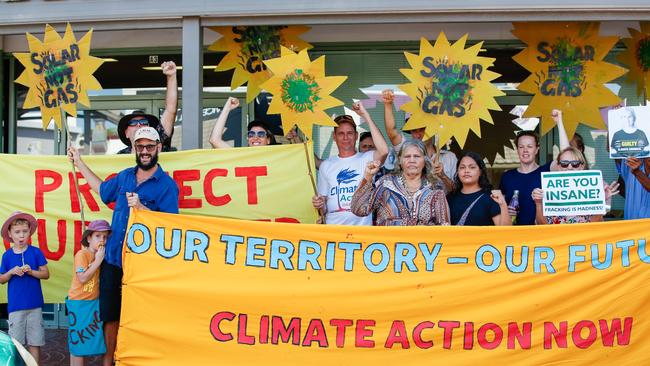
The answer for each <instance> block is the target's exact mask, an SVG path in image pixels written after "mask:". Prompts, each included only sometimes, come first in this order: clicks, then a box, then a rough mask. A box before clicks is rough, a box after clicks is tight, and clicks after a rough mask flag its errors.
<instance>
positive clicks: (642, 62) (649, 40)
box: [636, 37, 650, 72]
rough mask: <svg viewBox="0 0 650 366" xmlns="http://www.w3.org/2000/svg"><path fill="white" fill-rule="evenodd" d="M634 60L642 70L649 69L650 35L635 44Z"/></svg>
mask: <svg viewBox="0 0 650 366" xmlns="http://www.w3.org/2000/svg"><path fill="white" fill-rule="evenodd" d="M636 61H637V63H638V64H639V68H641V70H643V72H647V71H648V70H650V37H645V38H643V39H641V40H640V41H639V42H638V43H637V44H636Z"/></svg>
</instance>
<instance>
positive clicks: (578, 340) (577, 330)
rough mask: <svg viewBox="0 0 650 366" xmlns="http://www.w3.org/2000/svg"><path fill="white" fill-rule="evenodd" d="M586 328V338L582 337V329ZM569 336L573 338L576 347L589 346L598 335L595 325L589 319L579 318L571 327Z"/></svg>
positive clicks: (583, 347)
mask: <svg viewBox="0 0 650 366" xmlns="http://www.w3.org/2000/svg"><path fill="white" fill-rule="evenodd" d="M583 329H587V331H588V334H587V338H583V337H582V330H583ZM571 337H572V338H573V344H575V345H576V347H578V348H582V349H585V348H589V346H591V345H592V344H593V343H594V342H595V341H596V337H598V331H597V330H596V325H595V324H594V322H592V321H591V320H581V321H579V322H578V324H576V326H575V327H573V331H572V332H571Z"/></svg>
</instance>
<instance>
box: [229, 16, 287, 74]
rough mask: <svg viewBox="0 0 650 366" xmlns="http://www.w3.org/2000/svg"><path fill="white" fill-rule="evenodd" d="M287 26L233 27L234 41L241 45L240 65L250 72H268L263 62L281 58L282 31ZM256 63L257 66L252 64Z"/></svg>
mask: <svg viewBox="0 0 650 366" xmlns="http://www.w3.org/2000/svg"><path fill="white" fill-rule="evenodd" d="M285 28H287V27H286V26H251V27H233V28H232V31H233V33H234V34H235V35H237V36H236V37H235V38H234V40H235V42H237V43H240V44H241V52H240V54H239V59H240V64H241V65H242V66H243V67H244V68H246V69H247V70H248V71H249V72H251V73H253V72H258V71H261V70H266V65H264V64H263V63H262V62H261V61H265V60H269V59H272V58H276V57H279V56H280V44H281V41H282V37H281V33H280V32H281V31H282V30H283V29H285ZM253 62H256V64H255V65H251V63H253Z"/></svg>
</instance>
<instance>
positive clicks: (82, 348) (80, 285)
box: [68, 220, 111, 366]
mask: <svg viewBox="0 0 650 366" xmlns="http://www.w3.org/2000/svg"><path fill="white" fill-rule="evenodd" d="M110 233H111V226H110V224H109V223H108V222H107V221H106V220H95V221H93V222H91V223H90V225H88V228H87V229H86V231H84V233H83V235H82V236H81V244H82V246H83V247H82V248H81V250H80V251H78V252H77V254H75V256H74V273H73V276H72V284H71V285H70V291H69V292H68V300H89V301H86V302H80V301H76V302H75V301H68V321H69V326H70V327H69V329H68V345H69V347H70V365H72V366H83V364H84V358H83V356H89V355H94V354H101V353H103V352H106V350H105V348H103V346H104V345H103V343H104V337H103V334H101V333H102V325H101V322H100V321H99V314H98V313H97V314H94V312H98V310H99V307H98V305H99V304H98V300H97V298H98V297H99V266H100V265H101V264H102V261H103V260H104V244H105V243H106V239H107V238H108V235H109V234H110ZM72 303H76V304H82V305H81V306H82V308H78V307H77V306H75V305H74V304H72ZM88 305H92V306H94V307H93V308H88V307H87V306H88ZM91 309H92V310H91ZM88 311H91V312H93V314H87V312H88ZM84 312H86V313H85V314H84ZM99 338H101V342H100V341H99ZM100 343H101V344H100ZM97 347H99V348H100V349H101V348H103V352H101V353H99V352H98V351H97V349H98V348H97Z"/></svg>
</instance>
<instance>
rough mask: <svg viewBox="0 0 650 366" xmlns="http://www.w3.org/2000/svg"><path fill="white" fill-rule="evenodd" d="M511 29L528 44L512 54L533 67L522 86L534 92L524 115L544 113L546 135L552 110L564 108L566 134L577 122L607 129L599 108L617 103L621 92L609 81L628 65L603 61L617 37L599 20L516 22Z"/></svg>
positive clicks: (571, 132)
mask: <svg viewBox="0 0 650 366" xmlns="http://www.w3.org/2000/svg"><path fill="white" fill-rule="evenodd" d="M514 27H515V29H514V30H513V31H512V33H513V34H514V35H515V36H517V37H518V38H519V39H520V40H522V41H523V42H525V43H526V44H527V45H528V47H526V49H524V50H523V51H521V52H520V53H518V54H517V55H515V56H514V57H513V59H514V60H515V61H517V62H518V63H519V64H520V65H522V66H523V67H525V68H526V69H527V70H528V71H530V76H528V78H526V80H524V81H523V82H522V83H521V84H519V87H518V88H519V90H522V91H525V92H527V93H531V94H534V95H533V99H532V101H531V102H530V105H529V106H528V109H526V112H525V113H524V115H523V117H540V116H541V132H542V134H545V133H547V132H548V131H550V130H551V129H552V128H553V127H554V126H555V122H554V121H553V118H552V117H551V111H552V110H553V109H556V108H557V109H560V110H562V112H563V116H564V127H565V128H566V132H567V135H568V136H573V134H574V132H575V130H576V129H577V127H578V124H579V123H583V124H586V125H588V126H591V127H593V128H598V129H603V128H605V123H604V121H603V119H602V117H601V115H600V111H599V107H605V106H610V105H615V104H618V103H619V102H620V99H619V97H617V96H616V94H614V93H613V92H612V91H611V90H609V89H608V88H607V87H605V83H607V82H609V81H611V80H613V79H616V78H617V77H619V76H621V75H623V74H624V73H625V71H626V70H625V69H624V68H622V67H619V66H616V65H613V64H610V63H607V62H605V61H603V59H604V58H605V56H606V55H607V53H608V52H609V50H610V49H611V48H612V47H613V46H614V45H615V44H616V42H617V41H618V37H600V36H599V35H598V29H599V27H600V24H599V23H598V22H593V23H577V22H573V23H550V22H549V23H544V22H541V23H536V22H533V23H514Z"/></svg>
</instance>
